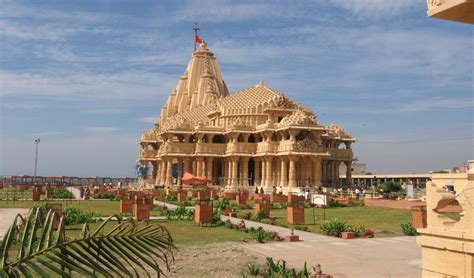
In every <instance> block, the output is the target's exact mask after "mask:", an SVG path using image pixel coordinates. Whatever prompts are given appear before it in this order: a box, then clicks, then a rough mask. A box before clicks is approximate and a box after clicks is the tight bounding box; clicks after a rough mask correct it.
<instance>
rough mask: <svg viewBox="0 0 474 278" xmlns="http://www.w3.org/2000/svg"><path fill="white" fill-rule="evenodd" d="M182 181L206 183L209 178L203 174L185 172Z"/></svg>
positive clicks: (185, 182) (192, 183)
mask: <svg viewBox="0 0 474 278" xmlns="http://www.w3.org/2000/svg"><path fill="white" fill-rule="evenodd" d="M181 181H182V182H183V183H184V184H191V185H194V184H206V183H207V181H208V180H207V178H206V177H202V176H200V177H196V176H194V175H192V174H191V173H188V172H185V173H184V175H183V177H182V178H181Z"/></svg>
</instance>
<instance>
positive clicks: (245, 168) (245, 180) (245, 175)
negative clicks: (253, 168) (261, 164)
mask: <svg viewBox="0 0 474 278" xmlns="http://www.w3.org/2000/svg"><path fill="white" fill-rule="evenodd" d="M241 161H242V164H241V165H240V169H241V173H242V174H241V175H240V177H241V179H242V183H241V184H242V187H244V188H245V189H247V188H248V187H249V158H248V157H242V159H241Z"/></svg>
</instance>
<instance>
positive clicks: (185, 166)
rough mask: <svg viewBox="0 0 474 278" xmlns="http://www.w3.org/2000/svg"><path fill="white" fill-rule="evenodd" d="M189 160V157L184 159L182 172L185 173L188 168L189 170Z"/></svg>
mask: <svg viewBox="0 0 474 278" xmlns="http://www.w3.org/2000/svg"><path fill="white" fill-rule="evenodd" d="M189 162H190V159H189V158H185V159H184V173H186V172H188V173H189V170H190V167H189Z"/></svg>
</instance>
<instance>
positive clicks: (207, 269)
mask: <svg viewBox="0 0 474 278" xmlns="http://www.w3.org/2000/svg"><path fill="white" fill-rule="evenodd" d="M245 244H246V243H240V242H230V243H229V242H226V243H214V244H206V245H191V246H178V248H179V251H178V252H177V253H176V256H175V264H174V265H172V266H171V272H170V273H169V274H168V277H226V278H227V277H242V271H243V270H245V269H246V267H247V264H248V263H250V262H255V263H256V264H259V265H264V262H265V257H263V256H260V255H256V254H254V253H253V252H249V251H248V250H246V249H245V248H244V247H243V246H244V245H245Z"/></svg>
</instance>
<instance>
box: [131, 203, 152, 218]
mask: <svg viewBox="0 0 474 278" xmlns="http://www.w3.org/2000/svg"><path fill="white" fill-rule="evenodd" d="M133 216H134V217H135V219H136V220H137V221H142V220H149V219H150V207H149V205H148V204H146V203H145V204H143V203H137V204H133Z"/></svg>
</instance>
